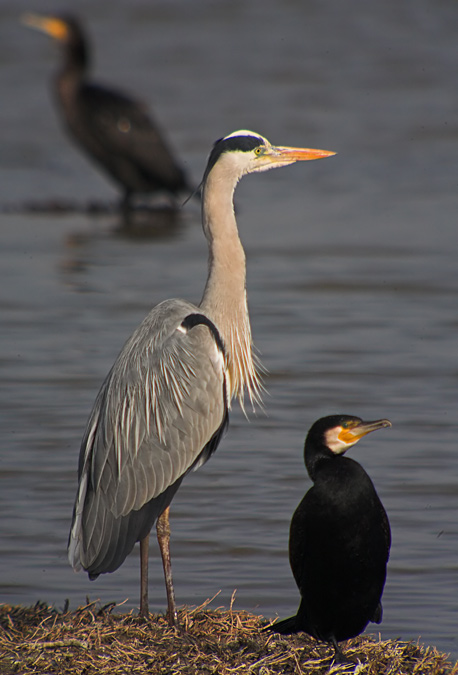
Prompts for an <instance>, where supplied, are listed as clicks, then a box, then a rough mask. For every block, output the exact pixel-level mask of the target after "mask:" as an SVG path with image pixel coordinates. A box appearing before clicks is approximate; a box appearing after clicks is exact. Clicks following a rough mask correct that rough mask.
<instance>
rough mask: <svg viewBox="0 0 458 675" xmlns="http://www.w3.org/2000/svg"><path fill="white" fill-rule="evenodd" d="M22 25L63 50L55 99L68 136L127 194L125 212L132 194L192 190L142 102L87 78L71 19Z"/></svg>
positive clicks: (84, 52) (84, 46)
mask: <svg viewBox="0 0 458 675" xmlns="http://www.w3.org/2000/svg"><path fill="white" fill-rule="evenodd" d="M22 21H23V23H24V24H26V25H27V26H29V27H31V28H36V29H38V30H40V31H42V32H44V33H46V34H47V35H50V36H51V37H53V38H54V39H55V40H57V41H58V42H59V43H60V44H61V45H62V49H63V62H62V67H61V69H60V71H59V73H58V74H57V77H56V94H57V102H58V104H59V108H60V112H61V116H62V118H63V120H64V122H65V125H66V128H67V131H68V132H69V134H70V136H71V137H72V138H73V140H74V141H75V142H76V143H77V144H78V145H79V146H80V147H81V148H82V149H83V151H84V152H85V153H86V154H87V155H88V156H89V158H90V159H92V160H93V161H94V162H95V163H96V164H98V165H99V166H100V167H101V168H102V169H103V170H104V171H105V172H106V173H107V174H108V175H109V176H110V177H111V178H112V179H113V180H114V182H115V183H116V184H117V185H118V186H119V187H120V188H121V189H122V190H123V193H124V197H123V202H122V204H123V207H124V208H127V207H128V206H129V204H130V201H131V198H132V195H133V194H134V193H155V192H167V193H169V194H171V195H175V194H176V193H179V192H181V191H185V190H187V191H190V190H191V188H190V186H189V183H188V180H187V178H186V175H185V172H184V170H183V168H182V167H181V166H180V165H179V164H178V162H177V160H176V159H175V158H174V156H173V154H172V151H171V150H170V148H169V145H168V143H167V142H166V140H165V138H164V135H163V133H162V132H161V130H160V129H159V127H158V125H157V123H156V122H155V121H153V120H152V118H151V115H150V114H148V111H147V108H146V106H145V104H144V103H143V102H140V101H134V100H133V99H131V98H130V97H128V96H126V95H125V94H124V93H122V92H120V91H115V90H112V89H108V88H106V87H104V86H101V85H98V84H95V83H93V82H90V81H88V80H87V79H86V74H87V70H88V67H89V46H88V41H87V39H86V37H85V35H84V31H83V27H82V25H81V23H80V21H79V20H78V19H77V18H76V17H75V16H73V15H63V16H56V15H52V16H41V15H38V14H30V13H29V14H24V15H23V17H22Z"/></svg>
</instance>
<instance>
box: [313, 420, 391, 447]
mask: <svg viewBox="0 0 458 675" xmlns="http://www.w3.org/2000/svg"><path fill="white" fill-rule="evenodd" d="M383 427H391V422H390V421H389V420H387V419H381V420H376V421H375V422H363V420H362V419H361V418H360V417H353V416H352V415H330V416H328V417H322V418H321V419H319V420H318V421H317V422H315V424H313V426H312V427H311V429H310V431H309V433H308V435H307V440H306V445H307V443H308V442H312V443H313V442H315V443H317V444H320V445H325V446H326V447H327V448H328V449H329V450H331V452H332V453H334V454H335V455H342V454H344V453H345V452H346V451H347V450H348V448H350V447H351V446H352V445H355V443H357V442H358V441H359V440H360V439H361V438H363V436H366V434H370V433H371V432H372V431H376V430H377V429H382V428H383Z"/></svg>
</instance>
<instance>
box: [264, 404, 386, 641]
mask: <svg viewBox="0 0 458 675" xmlns="http://www.w3.org/2000/svg"><path fill="white" fill-rule="evenodd" d="M383 426H390V423H389V422H388V420H378V421H377V422H375V423H365V422H363V421H362V420H361V419H359V418H357V417H351V416H348V415H332V416H329V417H324V418H321V419H320V420H318V421H317V422H315V424H314V425H313V426H312V427H311V429H310V431H309V433H308V435H307V438H306V441H305V448H304V456H305V464H306V467H307V471H308V473H309V475H310V477H311V479H312V480H313V483H314V484H313V486H312V487H311V488H310V490H309V491H308V492H307V493H306V495H305V497H304V498H303V500H302V501H301V503H300V504H299V506H298V507H297V509H296V512H295V513H294V515H293V518H292V521H291V529H290V540H289V557H290V563H291V569H292V572H293V575H294V578H295V580H296V583H297V585H298V587H299V590H300V593H301V603H300V606H299V609H298V611H297V614H296V615H295V616H293V617H291V618H289V619H285V620H283V621H279V622H278V623H276V624H274V625H272V626H271V627H270V629H271V630H272V631H275V632H279V633H284V634H290V633H296V632H298V631H305V632H306V633H309V634H310V635H312V636H313V637H315V638H317V639H319V640H324V641H328V642H332V643H333V644H334V646H335V648H336V651H337V652H339V649H338V646H337V643H338V642H339V641H341V640H346V639H348V638H351V637H354V636H356V635H359V634H360V633H362V631H363V630H364V629H365V628H366V626H367V624H368V623H369V622H370V621H373V622H375V623H380V621H381V619H382V605H381V596H382V592H383V588H384V585H385V578H386V565H387V561H388V556H389V551H390V544H391V535H390V525H389V522H388V517H387V515H386V512H385V509H384V508H383V505H382V503H381V501H380V499H379V497H378V495H377V492H376V490H375V488H374V485H373V483H372V481H371V479H370V478H369V476H368V475H367V473H366V472H365V470H364V469H363V468H362V466H361V465H360V464H358V462H355V461H354V460H352V459H350V458H347V457H344V456H343V453H344V452H345V450H346V449H347V447H349V446H350V445H353V444H354V443H356V442H357V441H358V440H359V438H361V437H362V436H363V435H365V434H366V433H369V432H370V431H374V430H375V429H379V428H381V427H383ZM331 448H333V449H331Z"/></svg>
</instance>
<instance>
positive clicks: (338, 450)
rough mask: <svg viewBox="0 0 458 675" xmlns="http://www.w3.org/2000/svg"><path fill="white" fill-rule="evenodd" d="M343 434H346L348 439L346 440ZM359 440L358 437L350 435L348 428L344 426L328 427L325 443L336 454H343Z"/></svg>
mask: <svg viewBox="0 0 458 675" xmlns="http://www.w3.org/2000/svg"><path fill="white" fill-rule="evenodd" d="M342 436H345V437H346V439H347V440H344V438H342ZM357 441H358V439H357V438H354V437H353V438H352V437H351V436H349V434H348V429H344V428H343V427H334V428H333V429H328V430H327V431H326V434H325V444H326V446H327V447H328V448H329V449H330V450H331V452H333V453H334V454H335V455H343V454H344V452H346V450H348V448H350V447H351V446H352V445H354V444H355V443H357Z"/></svg>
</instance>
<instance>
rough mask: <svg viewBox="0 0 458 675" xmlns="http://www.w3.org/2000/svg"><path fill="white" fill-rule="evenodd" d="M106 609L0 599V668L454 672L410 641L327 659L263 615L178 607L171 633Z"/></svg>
mask: <svg viewBox="0 0 458 675" xmlns="http://www.w3.org/2000/svg"><path fill="white" fill-rule="evenodd" d="M113 610H114V607H113V606H106V607H99V606H96V604H95V603H93V604H89V605H87V606H86V607H81V608H79V609H77V610H76V611H73V612H70V611H64V612H58V611H57V610H55V609H54V608H52V607H49V606H47V605H45V604H43V603H37V604H36V605H35V606H33V607H21V606H10V605H0V675H6V674H8V675H9V674H10V673H16V674H17V673H21V674H24V675H25V674H29V673H41V674H46V675H51V674H52V675H60V674H61V673H66V674H67V673H68V674H72V675H76V674H78V675H83V674H84V675H117V674H118V673H119V674H121V673H122V674H125V673H129V674H133V675H136V674H140V673H141V674H142V675H144V674H147V673H151V675H197V674H199V675H200V674H202V675H212V674H214V675H229V674H231V675H236V674H237V675H244V674H245V673H249V674H250V675H273V674H280V673H281V674H282V675H289V674H291V675H293V674H294V675H300V674H302V673H306V674H307V675H308V674H309V673H313V674H314V675H319V674H320V673H333V674H335V675H337V673H357V674H358V675H360V674H363V673H364V674H365V675H376V674H377V675H379V674H381V673H383V674H384V675H404V674H410V673H415V674H417V675H445V674H447V675H452V674H454V675H458V662H457V663H456V664H452V663H451V662H450V661H449V660H448V658H447V656H446V655H444V654H440V653H439V652H437V651H436V649H434V648H433V647H425V646H422V645H416V644H414V643H411V642H402V641H399V640H386V641H383V642H382V641H377V640H376V639H374V638H373V637H371V636H366V635H364V636H360V637H358V638H354V639H353V640H349V641H348V642H347V643H343V644H342V646H343V648H344V651H345V654H346V656H348V657H349V658H350V659H352V660H353V661H354V663H353V664H345V665H333V662H332V658H333V649H332V648H330V647H328V646H327V645H324V644H319V643H317V642H316V641H315V640H313V639H312V638H309V637H308V636H306V635H304V634H301V635H299V636H294V637H287V638H284V637H280V636H277V635H275V634H267V633H262V632H261V628H262V626H263V625H265V624H266V621H265V619H264V618H263V617H259V616H255V615H253V614H249V613H248V612H243V611H233V610H232V609H230V610H222V609H220V610H208V609H206V607H205V605H203V606H201V607H197V608H194V609H189V608H183V609H181V610H180V613H179V619H180V626H181V630H180V631H177V630H175V629H171V628H169V627H168V625H167V623H166V621H165V619H164V617H163V616H159V615H151V617H150V620H145V619H142V618H140V617H138V616H136V615H135V614H134V613H133V612H131V613H129V614H121V613H119V609H118V610H117V611H113Z"/></svg>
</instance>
